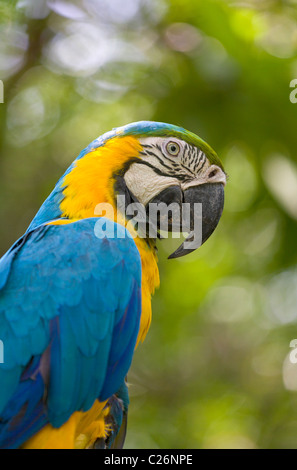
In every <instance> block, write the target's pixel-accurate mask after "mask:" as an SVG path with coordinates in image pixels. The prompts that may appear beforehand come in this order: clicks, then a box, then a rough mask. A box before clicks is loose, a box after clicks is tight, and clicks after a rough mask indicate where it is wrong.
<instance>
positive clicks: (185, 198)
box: [148, 183, 224, 259]
mask: <svg viewBox="0 0 297 470" xmlns="http://www.w3.org/2000/svg"><path fill="white" fill-rule="evenodd" d="M173 202H174V203H175V204H173V205H172V203H173ZM151 203H155V205H154V204H153V206H152V207H156V205H157V206H160V203H163V205H164V207H165V205H167V206H168V207H170V206H169V204H171V207H172V209H171V210H170V211H168V212H169V214H170V215H169V216H168V212H167V214H166V212H164V211H163V212H162V211H160V213H159V212H158V218H157V228H158V229H160V228H161V229H167V230H168V231H183V232H190V233H189V235H188V237H187V238H186V239H185V240H184V242H183V243H182V244H181V245H180V246H179V247H178V248H177V250H175V252H174V253H172V254H171V255H170V256H169V257H168V258H169V259H171V258H179V257H180V256H184V255H187V254H189V253H191V252H193V251H195V250H196V249H197V248H199V246H201V245H202V244H203V243H204V242H205V241H206V240H207V239H208V238H209V237H210V235H211V234H212V233H213V231H214V230H215V228H216V226H217V225H218V223H219V220H220V217H221V215H222V212H223V207H224V185H223V184H222V183H205V184H201V185H198V186H191V187H190V188H188V189H186V190H185V191H182V190H181V188H180V187H179V186H171V187H169V188H166V189H165V190H164V191H162V192H161V193H160V194H158V196H156V197H155V198H154V199H152V200H151V201H150V203H149V205H148V206H149V208H151ZM152 213H153V214H155V212H154V211H152ZM164 214H165V215H164ZM149 219H150V221H151V209H150V210H149ZM153 225H156V224H155V223H153Z"/></svg>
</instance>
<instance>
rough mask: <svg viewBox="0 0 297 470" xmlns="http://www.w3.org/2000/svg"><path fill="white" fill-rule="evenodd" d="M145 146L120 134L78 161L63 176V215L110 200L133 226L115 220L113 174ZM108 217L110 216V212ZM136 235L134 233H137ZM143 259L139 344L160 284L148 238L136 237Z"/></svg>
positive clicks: (88, 213)
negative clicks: (152, 297)
mask: <svg viewBox="0 0 297 470" xmlns="http://www.w3.org/2000/svg"><path fill="white" fill-rule="evenodd" d="M141 149H142V146H141V144H140V143H139V141H138V140H137V139H136V138H135V137H132V136H127V137H117V138H114V139H111V140H109V141H107V142H106V143H105V144H104V145H103V146H101V147H98V148H97V149H95V150H94V151H92V152H90V153H88V154H87V155H85V156H84V157H83V158H81V159H80V160H77V161H76V162H75V166H74V168H73V169H72V171H71V172H70V173H68V174H67V175H66V176H65V178H64V186H65V189H64V191H63V195H64V199H63V201H62V202H61V205H60V209H61V212H62V215H61V217H66V218H67V219H69V220H70V221H71V220H77V219H84V218H88V217H96V206H97V204H99V203H109V204H111V205H112V207H113V209H114V219H113V220H114V221H115V222H118V223H121V224H122V225H124V226H126V227H127V229H128V230H129V231H131V232H132V231H133V228H132V227H131V226H130V225H129V223H127V221H126V220H125V219H124V218H123V219H122V218H121V220H116V217H117V210H116V207H115V194H114V183H115V180H114V175H115V174H116V173H117V172H119V171H120V170H121V169H122V168H123V167H124V166H125V164H126V163H127V162H129V160H131V159H132V158H139V152H140V151H141ZM107 216H108V215H107ZM134 236H135V233H134ZM134 241H135V244H136V246H137V248H138V251H139V253H140V256H141V261H142V314H141V322H140V330H139V335H138V340H137V343H138V342H139V341H140V340H143V339H144V337H145V335H146V333H147V331H148V328H149V326H150V322H151V295H152V294H153V292H154V290H155V288H156V287H158V286H159V282H160V281H159V271H158V266H157V257H156V254H155V252H154V250H152V249H151V248H150V247H149V246H148V244H147V242H146V240H145V239H143V238H139V237H136V238H134Z"/></svg>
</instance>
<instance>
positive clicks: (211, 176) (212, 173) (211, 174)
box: [208, 170, 218, 178]
mask: <svg viewBox="0 0 297 470" xmlns="http://www.w3.org/2000/svg"><path fill="white" fill-rule="evenodd" d="M217 172H218V171H217V170H212V171H211V172H210V173H209V175H208V177H209V178H213V177H214V176H216V174H217Z"/></svg>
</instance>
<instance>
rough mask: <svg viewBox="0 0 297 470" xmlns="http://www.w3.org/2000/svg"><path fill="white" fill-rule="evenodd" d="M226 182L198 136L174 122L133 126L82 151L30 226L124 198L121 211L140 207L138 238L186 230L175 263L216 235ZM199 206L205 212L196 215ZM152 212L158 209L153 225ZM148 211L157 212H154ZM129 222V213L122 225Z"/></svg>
mask: <svg viewBox="0 0 297 470" xmlns="http://www.w3.org/2000/svg"><path fill="white" fill-rule="evenodd" d="M225 184H226V173H225V171H224V168H223V165H222V163H221V161H220V159H219V157H218V156H217V154H216V153H215V152H214V150H213V149H212V148H211V147H210V146H209V145H208V144H207V143H206V142H205V141H203V140H202V139H201V138H200V137H198V136H197V135H195V134H194V133H192V132H189V131H187V130H185V129H183V128H182V127H178V126H174V125H171V124H166V123H162V122H154V121H140V122H135V123H131V124H128V125H126V126H123V127H118V128H115V129H113V130H112V131H110V132H107V133H106V134H103V135H102V136H100V137H99V138H97V139H95V140H94V141H93V142H91V144H89V146H88V147H86V148H85V149H84V150H83V151H82V152H81V153H80V155H79V156H78V158H77V159H76V160H75V161H74V162H73V164H72V165H71V166H70V168H69V169H68V170H67V171H66V173H65V174H64V175H63V177H62V178H61V179H60V181H59V182H58V184H57V186H56V188H55V189H54V191H53V192H52V193H51V195H50V196H49V198H48V199H47V200H46V201H45V203H44V204H43V206H42V207H41V209H40V210H39V212H38V213H37V215H36V217H35V219H34V220H33V222H32V223H31V225H30V227H29V229H30V228H34V227H35V226H36V225H37V224H40V223H44V222H46V221H49V220H53V219H58V218H61V219H71V220H74V219H80V218H84V217H92V216H94V214H95V215H96V207H97V204H98V203H109V204H111V205H112V207H115V206H116V205H117V199H116V198H117V196H119V195H121V196H124V197H125V202H124V204H125V207H123V206H122V207H120V211H121V212H123V211H125V210H126V209H127V207H128V206H129V205H131V204H132V205H133V204H140V205H141V206H142V207H143V208H144V213H145V216H144V217H145V227H146V228H145V235H144V236H143V238H147V237H151V238H153V239H156V238H157V237H160V238H162V236H161V235H160V229H163V227H164V226H165V228H167V230H168V231H180V232H181V231H183V232H186V231H187V232H189V235H188V237H187V238H186V240H185V241H184V242H183V243H182V245H181V246H180V247H179V248H178V249H177V250H176V251H175V252H174V253H172V254H171V255H170V256H169V258H176V257H179V256H183V255H185V254H188V253H190V252H191V251H194V250H195V249H196V248H198V246H200V245H201V244H202V243H204V242H205V241H206V240H207V239H208V238H209V236H210V235H211V234H212V232H213V231H214V230H215V228H216V226H217V224H218V222H219V220H220V217H221V214H222V211H223V206H224V186H225ZM172 204H173V205H172ZM198 206H199V208H200V209H202V211H201V210H200V211H198V212H197V211H196V208H197V207H198ZM152 207H153V208H154V207H156V208H157V212H158V213H157V217H155V218H153V220H152V217H150V214H151V210H150V209H151V208H152ZM118 209H119V207H116V210H117V211H118ZM161 209H164V210H161ZM169 209H170V210H169ZM184 212H185V213H186V215H187V216H188V217H185V216H184ZM117 213H118V212H117ZM152 213H153V214H154V215H156V211H155V212H154V211H152ZM142 214H143V213H142ZM111 218H114V220H116V217H111ZM128 219H129V215H127V211H126V212H125V217H124V220H125V222H124V225H126V223H127V221H128ZM130 219H131V214H130ZM116 221H119V219H118V220H116ZM137 222H139V218H138V219H137ZM184 222H185V223H184ZM195 222H197V223H196V226H197V224H198V232H199V234H200V241H199V242H198V244H197V240H196V241H195V240H194V239H195V235H196V233H195ZM120 223H121V222H120ZM185 227H186V229H187V230H184V228H185ZM150 229H151V231H150ZM198 238H199V237H198ZM194 241H195V243H194Z"/></svg>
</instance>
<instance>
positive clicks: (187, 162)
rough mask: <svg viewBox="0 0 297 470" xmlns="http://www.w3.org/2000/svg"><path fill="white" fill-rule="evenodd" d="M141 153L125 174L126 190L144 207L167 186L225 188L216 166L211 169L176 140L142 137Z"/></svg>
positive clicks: (198, 154) (197, 151)
mask: <svg viewBox="0 0 297 470" xmlns="http://www.w3.org/2000/svg"><path fill="white" fill-rule="evenodd" d="M139 142H140V143H141V144H142V146H143V149H142V151H141V153H140V156H141V160H140V162H139V163H133V164H132V165H131V167H130V168H129V169H128V170H127V172H126V173H125V176H124V178H125V182H126V184H127V187H128V189H129V190H130V191H131V192H132V194H134V196H136V198H137V199H138V200H139V201H140V202H141V203H142V204H144V205H146V204H147V203H148V202H149V201H150V200H151V199H152V198H153V197H155V196H156V195H157V194H159V193H160V192H161V191H163V190H164V189H166V188H168V187H169V186H175V185H179V186H180V187H181V188H182V189H183V190H184V189H187V188H189V187H191V186H198V185H201V184H205V183H223V184H224V185H225V184H226V175H225V173H224V171H223V170H222V169H221V168H220V167H219V166H217V165H211V164H210V162H209V160H208V158H207V157H206V155H205V153H204V152H203V151H202V150H200V149H199V148H197V147H195V146H192V145H190V144H188V143H187V142H185V141H183V140H180V139H177V138H175V137H170V136H169V137H166V138H165V137H141V138H139Z"/></svg>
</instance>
